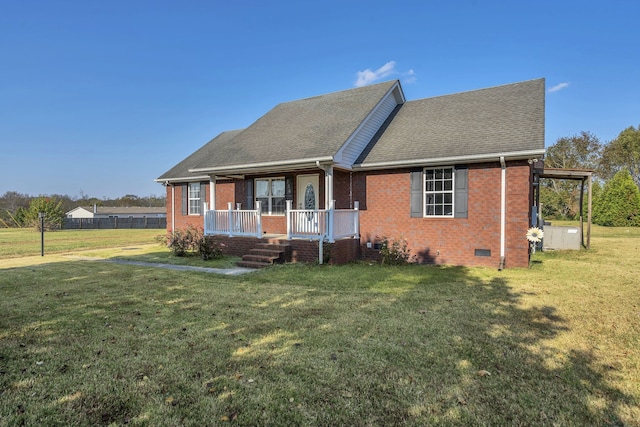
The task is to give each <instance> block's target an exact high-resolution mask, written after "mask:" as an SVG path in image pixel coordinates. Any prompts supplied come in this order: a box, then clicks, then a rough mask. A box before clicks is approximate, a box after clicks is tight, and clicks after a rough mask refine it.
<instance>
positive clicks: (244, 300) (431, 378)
mask: <svg viewBox="0 0 640 427" xmlns="http://www.w3.org/2000/svg"><path fill="white" fill-rule="evenodd" d="M0 292H1V293H2V296H3V298H2V300H1V301H0V308H1V309H2V310H1V311H2V313H3V314H4V315H3V316H2V318H1V319H0V326H1V329H0V330H1V331H2V333H0V396H1V400H0V409H1V411H0V413H2V414H8V415H7V417H8V418H4V419H0V421H2V422H5V421H6V422H7V423H8V424H15V425H19V424H21V423H23V424H35V423H42V420H45V421H46V420H48V421H50V424H78V425H90V424H93V425H106V424H110V423H118V424H123V423H129V422H140V423H145V422H147V423H150V424H154V425H175V424H180V425H203V424H204V425H211V424H216V423H219V422H220V421H233V422H234V423H235V424H236V425H287V424H288V425H310V424H311V425H354V426H359V425H362V426H364V425H399V424H400V425H429V424H435V425H478V424H483V425H554V424H556V425H603V424H607V425H623V424H624V421H625V418H624V417H625V412H624V411H625V408H626V407H632V406H634V405H636V404H637V402H635V400H634V398H633V397H631V396H628V395H626V394H625V393H623V392H622V391H620V390H618V389H616V388H615V387H612V386H610V385H609V381H608V380H607V377H608V375H609V374H610V372H608V371H607V370H606V369H607V368H606V367H602V366H600V365H599V364H598V360H597V358H596V357H595V356H594V355H593V354H590V353H588V352H585V351H582V350H579V349H571V348H569V349H558V348H556V347H555V346H554V345H553V343H552V342H551V341H552V340H553V339H554V338H556V337H558V336H559V335H561V334H570V333H572V331H571V330H570V327H569V323H568V321H567V320H566V319H564V318H563V316H562V313H559V312H558V311H557V309H556V308H555V307H553V306H552V305H540V306H528V305H526V304H523V295H522V294H520V293H519V292H516V291H514V287H513V286H511V285H510V284H509V283H508V281H507V280H505V279H504V277H502V276H494V277H491V278H488V279H482V278H479V277H478V276H477V275H475V274H473V270H468V269H466V268H462V267H424V266H408V267H380V266H377V265H374V266H368V265H351V266H341V267H330V266H327V267H317V266H308V265H285V266H277V267H274V268H271V269H268V270H267V271H264V272H263V273H260V274H256V275H252V276H247V277H242V278H227V277H217V276H207V275H202V274H197V273H184V272H169V271H164V270H163V271H160V270H156V269H150V268H141V267H133V266H119V265H113V264H95V263H93V264H92V263H87V262H65V263H56V264H49V265H47V264H44V265H40V266H36V267H25V268H14V269H7V270H5V271H3V274H2V277H1V278H0ZM40 362H42V363H40ZM3 417H4V415H3Z"/></svg>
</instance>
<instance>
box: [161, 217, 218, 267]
mask: <svg viewBox="0 0 640 427" xmlns="http://www.w3.org/2000/svg"><path fill="white" fill-rule="evenodd" d="M158 240H159V241H160V242H161V243H162V244H163V245H165V246H166V247H168V248H169V250H171V252H172V253H173V254H174V255H175V256H186V255H189V254H195V253H197V254H198V255H199V256H200V257H202V259H204V260H210V259H219V258H221V257H222V255H223V254H222V248H223V247H224V245H223V244H222V243H220V242H218V241H217V240H215V238H214V237H213V236H205V235H204V230H203V229H202V228H201V227H193V226H191V225H190V226H188V227H187V228H185V229H184V230H176V231H174V232H173V233H167V234H166V236H159V237H158Z"/></svg>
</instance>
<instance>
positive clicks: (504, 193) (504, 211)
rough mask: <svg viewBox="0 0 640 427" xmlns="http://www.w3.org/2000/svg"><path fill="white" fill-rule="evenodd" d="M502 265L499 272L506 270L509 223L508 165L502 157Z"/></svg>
mask: <svg viewBox="0 0 640 427" xmlns="http://www.w3.org/2000/svg"><path fill="white" fill-rule="evenodd" d="M500 168H501V177H500V265H499V266H498V270H502V269H504V264H505V251H504V247H505V239H506V233H505V228H506V223H507V165H506V163H505V161H504V157H500Z"/></svg>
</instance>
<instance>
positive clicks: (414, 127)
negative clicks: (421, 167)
mask: <svg viewBox="0 0 640 427" xmlns="http://www.w3.org/2000/svg"><path fill="white" fill-rule="evenodd" d="M532 152H539V153H540V154H542V153H544V79H537V80H530V81H526V82H520V83H514V84H509V85H504V86H498V87H493V88H488V89H480V90H475V91H470V92H463V93H457V94H453V95H445V96H439V97H435V98H425V99H421V100H417V101H408V102H405V103H404V104H403V105H402V106H400V107H398V110H397V112H396V113H395V114H394V115H393V116H392V119H391V120H388V121H387V122H386V123H385V125H384V126H383V127H382V128H381V129H380V131H379V132H378V134H377V135H376V136H375V137H374V139H373V140H372V142H371V143H370V144H369V147H367V149H366V150H365V151H363V153H362V155H361V156H360V158H358V159H357V163H358V165H357V166H358V167H361V168H366V167H381V166H384V165H388V166H391V165H402V164H408V163H416V162H419V163H425V162H434V161H435V162H441V161H443V160H447V159H450V160H452V161H453V160H455V159H473V158H481V157H482V156H495V155H500V154H507V153H512V154H515V153H532Z"/></svg>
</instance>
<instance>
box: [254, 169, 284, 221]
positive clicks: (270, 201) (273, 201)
mask: <svg viewBox="0 0 640 427" xmlns="http://www.w3.org/2000/svg"><path fill="white" fill-rule="evenodd" d="M255 187H256V192H255V194H256V201H259V202H262V213H263V214H264V215H284V212H285V203H286V202H285V180H284V178H257V179H256V180H255Z"/></svg>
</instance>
